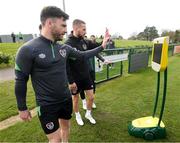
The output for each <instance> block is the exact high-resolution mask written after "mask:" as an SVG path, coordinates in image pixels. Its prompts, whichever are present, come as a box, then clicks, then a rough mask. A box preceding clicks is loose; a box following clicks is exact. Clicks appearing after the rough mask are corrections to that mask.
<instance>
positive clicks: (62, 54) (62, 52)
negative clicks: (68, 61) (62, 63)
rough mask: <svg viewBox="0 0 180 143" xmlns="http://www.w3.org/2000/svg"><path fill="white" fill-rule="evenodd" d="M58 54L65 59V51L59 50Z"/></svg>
mask: <svg viewBox="0 0 180 143" xmlns="http://www.w3.org/2000/svg"><path fill="white" fill-rule="evenodd" d="M59 53H60V54H61V56H63V57H64V58H65V57H66V50H65V49H61V50H59Z"/></svg>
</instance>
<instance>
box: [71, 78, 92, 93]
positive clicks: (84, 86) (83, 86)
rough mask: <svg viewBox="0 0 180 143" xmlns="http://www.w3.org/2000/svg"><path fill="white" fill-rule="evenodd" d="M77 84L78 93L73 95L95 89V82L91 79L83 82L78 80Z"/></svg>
mask: <svg viewBox="0 0 180 143" xmlns="http://www.w3.org/2000/svg"><path fill="white" fill-rule="evenodd" d="M75 83H76V85H77V92H75V93H73V92H72V95H76V94H79V93H80V92H81V91H82V90H90V89H93V88H94V86H93V81H92V79H91V78H90V77H89V78H85V79H83V80H77V81H75Z"/></svg>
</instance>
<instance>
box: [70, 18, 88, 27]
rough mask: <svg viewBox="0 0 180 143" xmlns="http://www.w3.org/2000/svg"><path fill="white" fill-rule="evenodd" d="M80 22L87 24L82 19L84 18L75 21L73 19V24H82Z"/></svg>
mask: <svg viewBox="0 0 180 143" xmlns="http://www.w3.org/2000/svg"><path fill="white" fill-rule="evenodd" d="M80 24H86V23H85V22H84V21H82V20H80V19H75V20H74V21H73V26H74V25H80Z"/></svg>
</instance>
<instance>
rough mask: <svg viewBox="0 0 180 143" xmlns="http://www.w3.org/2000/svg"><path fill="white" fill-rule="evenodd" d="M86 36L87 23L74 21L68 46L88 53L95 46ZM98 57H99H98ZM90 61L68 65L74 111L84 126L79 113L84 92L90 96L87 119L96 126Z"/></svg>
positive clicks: (80, 60)
mask: <svg viewBox="0 0 180 143" xmlns="http://www.w3.org/2000/svg"><path fill="white" fill-rule="evenodd" d="M85 35H86V23H85V22H84V21H82V20H80V19H75V20H74V21H73V32H72V33H71V35H70V36H69V38H68V40H67V41H66V42H65V43H66V44H68V45H70V46H72V47H73V48H75V49H76V50H78V51H86V50H89V49H91V48H94V47H93V46H89V44H88V43H87V40H85V39H84V37H85ZM96 56H97V55H96ZM88 63H89V62H88V59H74V58H70V59H68V63H67V75H68V80H69V84H70V89H71V91H72V94H73V109H74V112H75V116H76V121H77V123H78V125H80V126H83V125H84V122H83V120H82V118H81V115H80V113H79V106H78V103H79V93H80V92H81V91H82V90H84V91H85V93H86V95H87V96H88V102H87V110H86V114H85V118H86V119H88V120H89V121H90V123H91V124H96V121H95V119H94V118H93V117H92V113H91V111H92V105H93V101H94V94H93V79H91V75H90V69H89V68H90V66H89V64H88Z"/></svg>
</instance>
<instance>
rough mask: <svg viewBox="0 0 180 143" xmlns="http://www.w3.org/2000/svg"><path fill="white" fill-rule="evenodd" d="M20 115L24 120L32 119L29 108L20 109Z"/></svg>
mask: <svg viewBox="0 0 180 143" xmlns="http://www.w3.org/2000/svg"><path fill="white" fill-rule="evenodd" d="M19 117H20V118H21V119H22V120H23V121H31V118H32V116H31V113H30V112H29V110H25V111H19Z"/></svg>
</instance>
